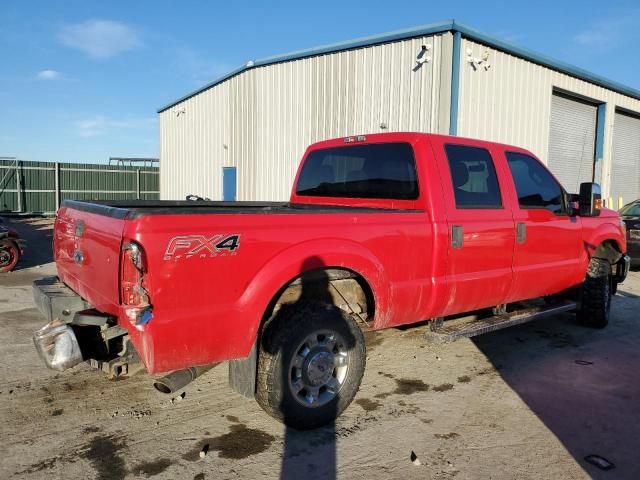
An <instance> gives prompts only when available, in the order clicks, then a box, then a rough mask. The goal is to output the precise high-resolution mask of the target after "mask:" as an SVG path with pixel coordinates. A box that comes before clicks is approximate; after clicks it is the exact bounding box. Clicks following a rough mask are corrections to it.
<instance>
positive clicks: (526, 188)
mask: <svg viewBox="0 0 640 480" xmlns="http://www.w3.org/2000/svg"><path fill="white" fill-rule="evenodd" d="M506 156H507V163H508V164H509V168H510V169H511V175H512V176H513V182H514V183H515V185H516V191H517V192H518V203H519V204H520V208H523V209H547V210H549V211H551V212H553V213H563V212H564V207H563V200H562V197H563V195H562V187H561V186H560V184H559V183H558V182H557V181H556V180H555V179H554V178H553V176H551V174H550V173H549V172H548V171H547V169H546V168H544V167H543V166H542V165H541V164H540V162H539V161H538V160H536V159H535V158H533V157H531V156H529V155H526V154H524V153H517V152H507V153H506Z"/></svg>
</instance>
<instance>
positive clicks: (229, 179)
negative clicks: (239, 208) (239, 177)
mask: <svg viewBox="0 0 640 480" xmlns="http://www.w3.org/2000/svg"><path fill="white" fill-rule="evenodd" d="M236 185H237V181H236V167H222V200H224V201H225V202H235V201H236Z"/></svg>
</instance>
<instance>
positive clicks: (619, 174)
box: [609, 112, 640, 208]
mask: <svg viewBox="0 0 640 480" xmlns="http://www.w3.org/2000/svg"><path fill="white" fill-rule="evenodd" d="M609 196H610V197H613V207H614V208H617V207H618V205H619V204H622V205H624V204H625V203H629V202H631V201H632V200H635V199H637V198H640V118H639V117H632V116H630V115H625V114H624V113H620V112H616V116H615V119H614V124H613V164H612V166H611V188H610V194H609ZM620 198H622V200H620Z"/></svg>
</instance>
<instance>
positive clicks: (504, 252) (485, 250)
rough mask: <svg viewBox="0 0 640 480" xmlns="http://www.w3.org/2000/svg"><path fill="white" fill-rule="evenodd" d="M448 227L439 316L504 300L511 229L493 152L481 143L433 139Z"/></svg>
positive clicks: (502, 175) (502, 179)
mask: <svg viewBox="0 0 640 480" xmlns="http://www.w3.org/2000/svg"><path fill="white" fill-rule="evenodd" d="M432 143H433V146H434V151H435V153H436V158H437V161H438V163H439V165H438V166H439V171H440V172H441V181H442V184H443V192H444V197H445V198H444V200H445V209H446V214H447V223H448V228H449V245H448V258H447V282H448V285H449V293H450V294H449V297H448V304H447V307H446V309H445V312H444V315H448V314H452V313H458V312H463V311H470V310H474V309H478V308H484V307H489V306H493V305H498V304H501V303H504V301H505V299H506V298H507V295H508V293H509V289H510V288H511V281H512V271H511V262H512V255H513V248H514V243H515V228H514V222H513V216H512V212H511V209H510V208H509V207H508V205H507V202H506V200H505V195H504V192H503V188H502V185H503V184H504V183H505V181H508V178H507V177H505V175H506V174H505V172H504V169H500V168H496V165H495V163H494V159H493V154H492V151H491V150H490V149H489V148H487V147H486V146H484V145H483V144H482V143H480V142H473V141H467V140H458V139H456V140H455V141H454V140H449V139H446V138H438V137H434V138H433V140H432Z"/></svg>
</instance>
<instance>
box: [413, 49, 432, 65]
mask: <svg viewBox="0 0 640 480" xmlns="http://www.w3.org/2000/svg"><path fill="white" fill-rule="evenodd" d="M430 51H431V44H427V45H422V48H421V49H420V51H419V52H418V55H417V56H416V66H415V67H414V70H417V69H418V68H420V67H421V66H422V65H423V64H425V63H429V62H430V61H431V55H429V52H430Z"/></svg>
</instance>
